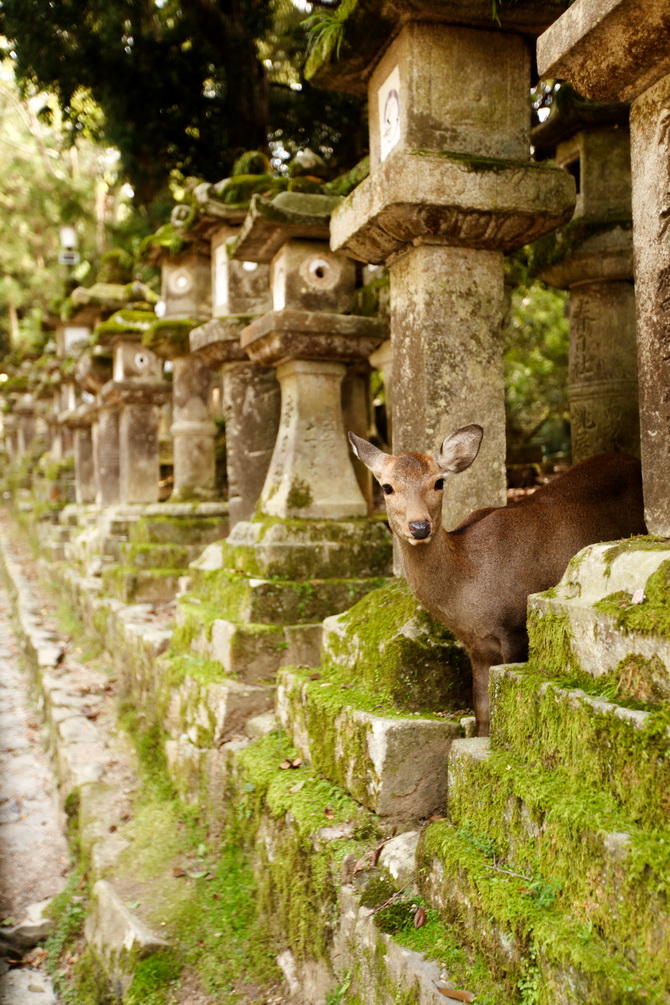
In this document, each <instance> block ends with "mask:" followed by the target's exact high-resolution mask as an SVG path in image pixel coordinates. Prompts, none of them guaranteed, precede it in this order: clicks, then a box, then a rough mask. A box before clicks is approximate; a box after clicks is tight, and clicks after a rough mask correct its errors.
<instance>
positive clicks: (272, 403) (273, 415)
mask: <svg viewBox="0 0 670 1005" xmlns="http://www.w3.org/2000/svg"><path fill="white" fill-rule="evenodd" d="M245 356H246V354H245ZM222 389H223V414H224V417H225V420H226V466H227V471H228V501H229V505H230V526H231V529H232V528H233V527H234V526H235V525H236V524H237V523H238V522H239V521H240V520H249V519H250V518H251V516H252V515H253V513H254V511H255V509H256V504H257V503H258V497H259V496H260V494H261V490H262V488H263V483H264V482H265V478H266V475H267V472H268V468H269V466H270V460H271V458H272V451H273V450H274V445H275V441H276V439H277V430H278V428H279V414H280V408H281V395H280V390H279V381H278V380H277V375H276V373H275V370H274V368H272V367H266V366H257V365H256V364H255V363H250V362H246V363H226V364H224V367H223V386H222Z"/></svg>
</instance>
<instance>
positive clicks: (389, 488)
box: [382, 485, 393, 496]
mask: <svg viewBox="0 0 670 1005" xmlns="http://www.w3.org/2000/svg"><path fill="white" fill-rule="evenodd" d="M382 488H383V489H384V495H387V496H391V495H393V486H392V485H382Z"/></svg>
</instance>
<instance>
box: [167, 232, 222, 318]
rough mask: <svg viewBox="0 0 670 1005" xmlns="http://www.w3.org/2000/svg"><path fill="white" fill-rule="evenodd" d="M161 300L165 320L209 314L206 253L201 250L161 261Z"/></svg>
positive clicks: (210, 284)
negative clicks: (163, 305)
mask: <svg viewBox="0 0 670 1005" xmlns="http://www.w3.org/2000/svg"><path fill="white" fill-rule="evenodd" d="M161 297H162V299H163V301H164V303H165V305H166V311H165V315H166V317H168V318H175V319H179V318H202V319H203V320H204V319H206V318H209V317H211V315H212V276H211V261H210V257H209V255H208V254H205V253H203V251H201V250H200V249H196V250H190V251H187V252H186V253H185V254H182V255H178V256H176V257H170V256H168V255H165V256H164V257H163V259H162V261H161Z"/></svg>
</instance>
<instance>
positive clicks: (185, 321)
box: [142, 318, 202, 359]
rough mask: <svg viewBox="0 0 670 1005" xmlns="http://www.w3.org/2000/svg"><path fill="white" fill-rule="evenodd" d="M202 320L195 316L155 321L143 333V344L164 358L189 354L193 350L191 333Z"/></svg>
mask: <svg viewBox="0 0 670 1005" xmlns="http://www.w3.org/2000/svg"><path fill="white" fill-rule="evenodd" d="M200 324H202V321H200V320H197V319H195V318H179V319H175V318H166V319H165V320H158V321H154V323H153V324H152V325H151V327H150V328H148V329H147V330H146V331H145V332H144V334H143V335H142V345H143V346H144V347H145V349H151V351H152V352H155V353H156V355H157V356H161V357H162V358H163V359H174V358H175V357H176V356H187V355H188V353H189V352H190V351H191V346H190V342H189V335H190V333H191V331H192V330H193V328H197V327H198V325H200Z"/></svg>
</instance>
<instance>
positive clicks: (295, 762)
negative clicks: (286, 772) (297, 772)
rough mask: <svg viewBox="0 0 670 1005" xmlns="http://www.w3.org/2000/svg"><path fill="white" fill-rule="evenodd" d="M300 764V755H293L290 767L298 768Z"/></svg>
mask: <svg viewBox="0 0 670 1005" xmlns="http://www.w3.org/2000/svg"><path fill="white" fill-rule="evenodd" d="M301 764H302V757H294V758H293V760H292V761H291V767H292V768H299V767H300V765H301Z"/></svg>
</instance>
